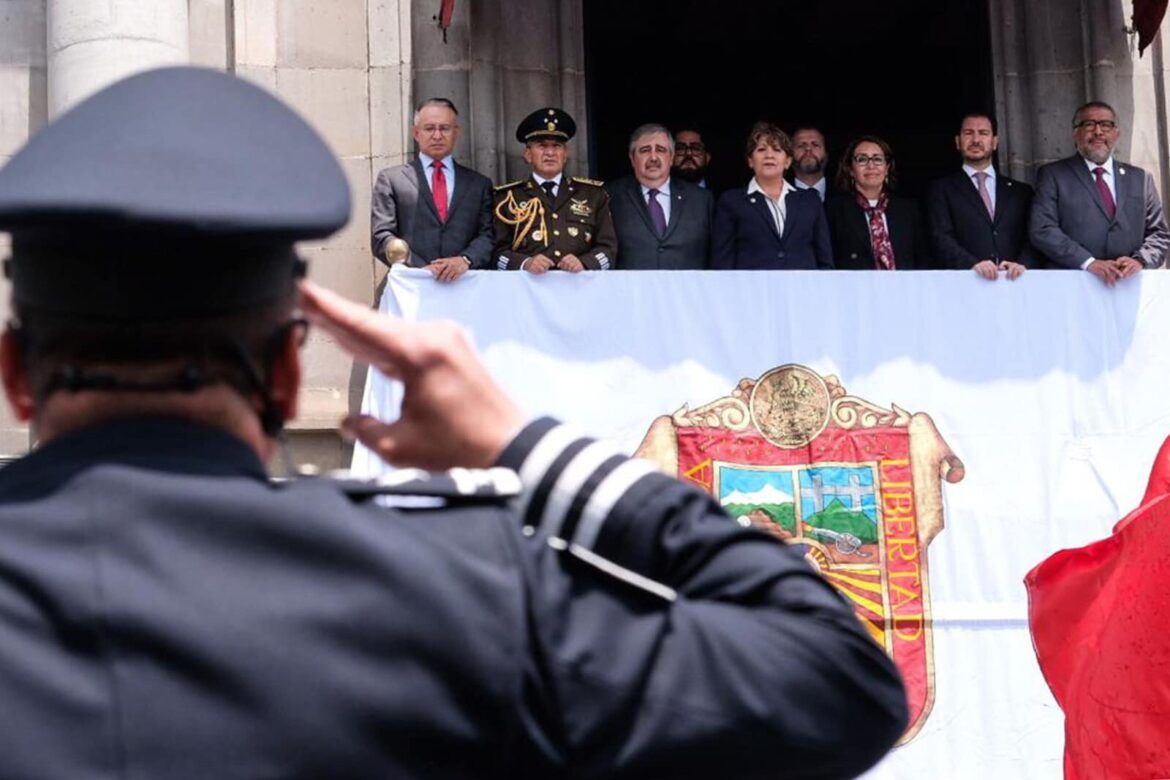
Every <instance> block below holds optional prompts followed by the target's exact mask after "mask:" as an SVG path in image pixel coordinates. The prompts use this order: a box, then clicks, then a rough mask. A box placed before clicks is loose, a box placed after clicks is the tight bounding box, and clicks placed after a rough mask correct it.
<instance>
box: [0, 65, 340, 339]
mask: <svg viewBox="0 0 1170 780" xmlns="http://www.w3.org/2000/svg"><path fill="white" fill-rule="evenodd" d="M349 214H350V196H349V187H348V184H347V181H346V179H345V176H344V174H343V173H342V171H341V168H340V166H339V165H338V163H337V160H336V159H335V157H334V156H333V154H332V153H331V152H330V151H329V149H328V147H326V145H325V144H324V142H323V141H322V140H321V138H320V137H319V136H318V135H317V133H316V132H314V131H313V130H312V129H311V128H310V127H309V126H308V124H306V123H305V121H304V120H303V119H301V118H300V117H299V116H298V115H297V114H296V113H294V112H293V111H292V110H291V109H289V108H288V107H287V106H285V105H284V104H283V103H281V102H280V101H279V100H277V99H276V98H275V97H273V96H272V95H270V94H269V93H267V92H265V91H264V90H262V89H260V88H259V87H257V86H255V85H253V84H250V83H248V82H246V81H243V80H241V79H238V78H236V77H233V76H229V75H226V74H224V73H220V72H218V71H213V70H209V69H203V68H191V67H176V68H163V69H160V70H154V71H149V72H146V73H142V74H139V75H136V76H131V77H130V78H127V79H124V80H122V81H120V82H118V83H116V84H114V85H112V86H110V87H107V88H106V89H104V90H102V91H100V92H98V93H97V94H95V95H93V96H92V97H90V98H88V99H87V100H85V101H83V102H82V103H80V104H79V105H77V106H76V107H74V108H73V109H71V110H70V111H68V112H67V113H65V114H64V115H63V116H61V117H60V118H59V119H57V120H56V121H54V122H52V123H51V124H49V125H48V126H47V127H46V128H45V129H44V130H42V131H41V132H40V133H38V134H37V135H36V136H34V137H33V138H32V139H31V140H30V141H29V143H28V144H27V145H26V146H25V147H24V148H23V149H21V150H20V151H19V152H18V153H17V154H16V156H15V157H13V158H12V160H11V162H9V163H8V165H7V166H5V167H4V168H3V169H0V230H3V231H8V232H10V233H11V234H12V257H11V258H10V259H9V260H8V262H7V264H6V266H5V270H6V273H7V274H8V276H9V277H10V278H11V280H12V283H13V295H14V298H15V301H16V303H17V305H18V306H19V305H26V306H33V307H37V308H40V309H43V310H47V311H54V312H58V313H63V314H68V315H76V316H79V317H92V318H98V319H114V320H119V319H168V318H175V317H184V316H199V315H211V314H216V313H221V312H229V311H235V310H242V309H246V308H248V307H250V306H253V305H256V304H261V303H264V302H266V301H271V300H276V299H278V298H280V297H282V296H283V295H285V294H287V293H290V292H291V291H292V289H293V287H294V285H295V283H296V279H297V278H298V277H299V276H300V275H303V273H304V263H303V261H301V260H300V259H298V257H297V256H296V252H295V251H294V248H293V245H294V242H296V241H299V240H302V239H313V238H323V237H325V236H328V235H329V234H331V233H333V232H335V231H336V230H338V229H339V228H340V227H342V226H343V225H344V224H345V222H346V221H347V220H348V218H349Z"/></svg>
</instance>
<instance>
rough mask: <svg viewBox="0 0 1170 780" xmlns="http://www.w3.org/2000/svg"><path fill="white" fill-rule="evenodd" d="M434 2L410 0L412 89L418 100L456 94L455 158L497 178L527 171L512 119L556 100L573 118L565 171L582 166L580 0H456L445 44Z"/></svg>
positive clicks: (585, 132) (581, 170)
mask: <svg viewBox="0 0 1170 780" xmlns="http://www.w3.org/2000/svg"><path fill="white" fill-rule="evenodd" d="M437 9H438V3H415V5H414V12H413V14H412V25H411V28H412V34H413V48H414V63H413V65H414V94H415V99H416V102H417V100H420V99H422V98H425V97H431V96H437V97H446V98H450V99H451V100H453V101H455V104H456V105H457V106H458V107H459V111H460V117H461V121H462V125H463V135H462V136H461V137H460V140H459V144H458V146H456V148H455V155H456V157H458V158H459V160H460V161H462V162H466V163H468V164H470V165H472V166H473V167H474V168H476V169H477V170H479V171H481V172H482V173H483V174H484V175H486V176H488V177H490V178H492V179H493V180H494V181H497V182H502V181H506V180H508V179H511V178H517V177H519V176H523V175H526V174H527V172H528V168H527V166H526V165H525V163H524V160H523V159H522V157H521V153H522V151H523V150H522V148H521V147H520V145H519V144H518V143H517V142H516V139H515V131H516V125H518V124H519V123H520V120H521V119H523V118H524V117H525V116H527V115H528V114H529V113H531V112H532V111H534V110H535V109H537V108H540V107H542V106H560V107H562V108H564V109H565V110H566V111H568V112H569V113H570V114H572V115H573V118H574V119H575V120H576V121H577V137H576V139H575V140H574V141H572V143H571V144H570V146H569V149H570V161H569V173H570V174H577V175H580V174H585V173H587V172H588V170H589V144H588V136H589V128H588V116H587V115H586V102H585V68H584V61H585V42H584V35H583V32H582V27H583V19H584V17H583V13H582V9H581V0H556V2H548V0H474V2H472V0H458V2H457V3H456V5H455V16H454V18H453V19H452V25H451V27H450V29H448V30H447V42H446V43H444V42H443V36H442V33H441V32H440V31H439V29H438V27H437V26H436V20H435V18H434V17H435V13H436V12H437Z"/></svg>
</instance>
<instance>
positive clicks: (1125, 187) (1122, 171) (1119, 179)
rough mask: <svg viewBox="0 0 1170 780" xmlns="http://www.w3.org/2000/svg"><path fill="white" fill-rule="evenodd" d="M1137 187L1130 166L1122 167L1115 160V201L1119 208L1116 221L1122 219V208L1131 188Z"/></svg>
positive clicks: (1115, 217)
mask: <svg viewBox="0 0 1170 780" xmlns="http://www.w3.org/2000/svg"><path fill="white" fill-rule="evenodd" d="M1133 186H1135V184H1134V180H1133V173H1131V172H1130V170H1129V166H1128V165H1122V164H1121V163H1119V162H1118V161H1117V160H1116V159H1114V160H1113V192H1114V195H1113V201H1114V205H1115V206H1117V211H1116V212H1115V216H1114V220H1120V219H1121V218H1122V213H1121V206H1122V204H1123V203H1125V197H1126V196H1127V195H1128V194H1129V190H1130V187H1133Z"/></svg>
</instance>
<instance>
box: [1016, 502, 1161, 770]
mask: <svg viewBox="0 0 1170 780" xmlns="http://www.w3.org/2000/svg"><path fill="white" fill-rule="evenodd" d="M1024 583H1025V585H1027V588H1028V601H1029V606H1028V621H1029V623H1030V625H1031V629H1032V643H1033V645H1034V646H1035V648H1036V657H1037V658H1038V660H1039V661H1040V669H1041V671H1042V672H1043V673H1044V679H1045V680H1047V681H1048V687H1049V688H1051V689H1052V694H1053V695H1054V696H1055V697H1056V701H1057V703H1058V704H1059V705H1060V707H1061V709H1062V710H1064V717H1065V746H1064V770H1065V778H1066V780H1089V779H1090V778H1105V777H1107V778H1111V780H1125V779H1126V778H1134V779H1135V780H1136V778H1143V779H1146V778H1165V777H1170V633H1168V631H1167V624H1168V621H1170V497H1168V496H1163V497H1160V498H1158V499H1156V500H1154V501H1152V502H1150V503H1149V504H1146V505H1144V506H1142V507H1140V508H1139V509H1137V510H1135V511H1134V512H1132V513H1130V514H1129V515H1128V516H1127V517H1126V518H1125V519H1123V520H1122V521H1121V522H1119V523H1118V524H1117V526H1116V527H1115V528H1114V529H1113V535H1112V536H1110V537H1109V538H1107V539H1103V540H1101V541H1099V542H1095V543H1093V544H1090V545H1089V546H1087V547H1082V548H1080V549H1077V550H1062V551H1061V552H1058V553H1056V554H1055V555H1053V556H1052V557H1050V558H1048V559H1047V560H1046V561H1044V562H1043V563H1041V564H1040V565H1039V566H1037V567H1036V568H1035V569H1033V570H1032V571H1031V572H1029V573H1028V576H1027V577H1026V578H1025V580H1024Z"/></svg>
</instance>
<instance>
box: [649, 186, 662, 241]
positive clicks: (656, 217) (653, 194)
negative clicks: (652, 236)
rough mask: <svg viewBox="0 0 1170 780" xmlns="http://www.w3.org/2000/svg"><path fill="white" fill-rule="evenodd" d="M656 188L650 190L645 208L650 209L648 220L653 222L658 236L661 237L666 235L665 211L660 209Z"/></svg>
mask: <svg viewBox="0 0 1170 780" xmlns="http://www.w3.org/2000/svg"><path fill="white" fill-rule="evenodd" d="M658 195H659V192H658V190H650V197H649V198H648V199H647V200H646V208H648V209H649V210H650V221H651V222H653V223H654V230H655V232H657V233H658V237H659V238H662V237H663V236H664V235H666V212H664V211H663V210H662V204H661V203H659V202H658Z"/></svg>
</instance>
